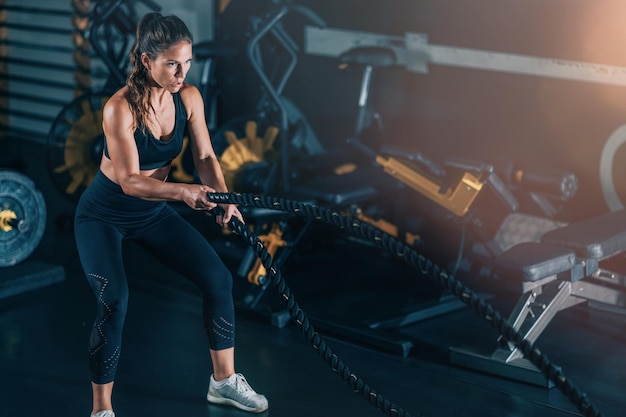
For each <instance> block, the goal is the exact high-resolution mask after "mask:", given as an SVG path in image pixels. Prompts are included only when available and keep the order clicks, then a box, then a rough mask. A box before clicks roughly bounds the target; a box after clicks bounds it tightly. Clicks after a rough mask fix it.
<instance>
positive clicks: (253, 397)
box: [206, 374, 268, 413]
mask: <svg viewBox="0 0 626 417" xmlns="http://www.w3.org/2000/svg"><path fill="white" fill-rule="evenodd" d="M206 398H207V400H208V401H209V402H210V403H213V404H225V405H232V406H233V407H237V408H239V409H240V410H245V411H250V412H252V413H261V412H263V411H265V410H267V408H268V404H267V398H265V396H264V395H261V394H257V393H256V392H255V391H254V390H253V389H252V388H251V387H250V385H249V384H248V381H246V378H245V377H244V376H243V375H242V374H232V375H231V376H230V377H229V378H228V379H225V380H223V381H220V382H217V381H215V378H213V375H211V382H209V392H208V394H207V396H206Z"/></svg>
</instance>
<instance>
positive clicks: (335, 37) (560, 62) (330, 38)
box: [305, 26, 626, 86]
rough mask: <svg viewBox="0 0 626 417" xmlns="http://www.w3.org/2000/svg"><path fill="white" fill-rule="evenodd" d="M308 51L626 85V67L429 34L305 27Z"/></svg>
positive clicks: (416, 68) (414, 67) (424, 67)
mask: <svg viewBox="0 0 626 417" xmlns="http://www.w3.org/2000/svg"><path fill="white" fill-rule="evenodd" d="M305 39H306V49H305V51H306V53H308V54H312V55H320V56H328V57H338V56H339V55H341V53H343V52H345V51H347V50H349V49H351V48H354V47H356V46H385V47H389V48H392V49H393V50H394V51H395V52H396V55H397V57H398V64H399V65H404V66H405V67H406V68H407V70H409V71H412V72H416V73H427V72H428V64H435V65H442V66H450V67H457V68H469V69H477V70H485V71H495V72H503V73H511V74H519V75H530V76H540V77H548V78H556V79H563V80H573V81H582V82H589V83H601V84H611V85H619V86H626V67H618V66H613V65H603V64H598V63H591V62H583V61H573V60H567V59H560V58H550V57H538V56H530V55H520V54H515V53H505V52H494V51H486V50H479V49H471V48H460V47H453V46H446V45H429V44H428V36H427V35H426V34H422V33H406V34H405V37H404V38H401V37H397V36H391V35H385V34H378V33H370V32H360V31H352V30H345V29H320V28H317V27H312V26H307V27H306V28H305Z"/></svg>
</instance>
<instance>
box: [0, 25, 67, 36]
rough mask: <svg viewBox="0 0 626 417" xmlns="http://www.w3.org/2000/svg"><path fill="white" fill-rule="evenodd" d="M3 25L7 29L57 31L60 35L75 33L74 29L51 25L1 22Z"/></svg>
mask: <svg viewBox="0 0 626 417" xmlns="http://www.w3.org/2000/svg"><path fill="white" fill-rule="evenodd" d="M1 27H5V28H7V29H14V30H24V31H28V32H45V33H56V34H59V35H67V36H71V35H72V34H73V33H74V31H73V30H72V29H64V28H53V27H49V26H35V25H24V24H21V23H6V22H0V28H1Z"/></svg>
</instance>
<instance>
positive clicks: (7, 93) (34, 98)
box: [0, 89, 67, 106]
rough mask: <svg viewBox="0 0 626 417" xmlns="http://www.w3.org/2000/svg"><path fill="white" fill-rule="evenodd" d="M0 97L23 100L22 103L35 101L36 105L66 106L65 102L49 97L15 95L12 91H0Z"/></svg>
mask: <svg viewBox="0 0 626 417" xmlns="http://www.w3.org/2000/svg"><path fill="white" fill-rule="evenodd" d="M0 97H10V98H12V99H17V100H24V101H35V102H37V103H42V104H51V105H54V106H65V105H66V104H67V101H66V100H58V99H54V98H50V97H43V96H34V95H31V94H24V93H17V92H14V91H7V90H3V89H0Z"/></svg>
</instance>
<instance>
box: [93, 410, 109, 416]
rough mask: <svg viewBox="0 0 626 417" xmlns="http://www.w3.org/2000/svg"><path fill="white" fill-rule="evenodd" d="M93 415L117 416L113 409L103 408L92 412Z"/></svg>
mask: <svg viewBox="0 0 626 417" xmlns="http://www.w3.org/2000/svg"><path fill="white" fill-rule="evenodd" d="M91 417H115V413H114V412H113V411H111V410H102V411H98V412H97V413H95V414H92V415H91Z"/></svg>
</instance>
